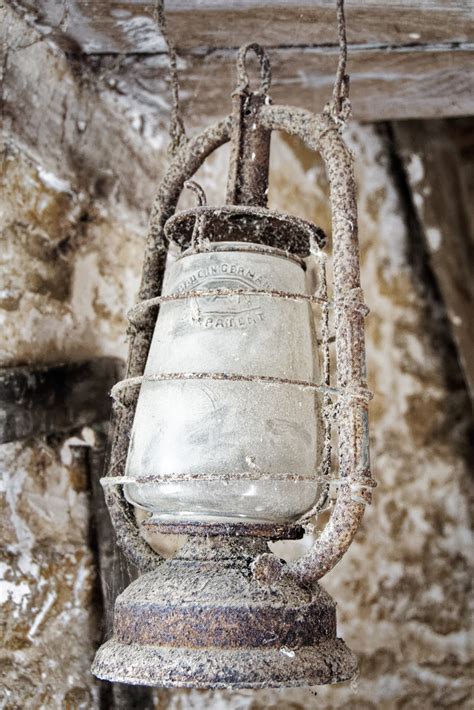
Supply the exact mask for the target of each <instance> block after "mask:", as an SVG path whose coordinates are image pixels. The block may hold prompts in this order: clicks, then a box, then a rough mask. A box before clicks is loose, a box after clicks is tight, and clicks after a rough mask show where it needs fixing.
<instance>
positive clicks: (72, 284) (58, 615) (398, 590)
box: [0, 45, 472, 710]
mask: <svg viewBox="0 0 474 710" xmlns="http://www.w3.org/2000/svg"><path fill="white" fill-rule="evenodd" d="M38 51H39V50H38ZM40 51H41V52H42V54H41V57H42V59H41V61H48V62H51V64H50V65H48V66H49V68H50V71H53V72H54V71H56V72H57V80H58V81H60V77H61V76H62V77H63V80H64V75H65V74H67V72H69V71H70V70H69V68H68V67H67V65H66V64H64V62H63V60H62V59H61V58H59V57H58V56H57V54H55V53H52V50H51V49H49V48H47V47H45V46H44V45H43V46H41V48H40ZM49 53H52V54H51V56H50V55H49ZM10 61H14V59H11V60H10ZM67 76H69V77H70V74H67ZM50 79H51V77H50ZM71 81H73V79H71ZM93 121H94V117H93V116H92V117H91V118H90V120H89V123H90V122H92V123H93ZM136 129H137V122H134V123H133V125H130V140H133V141H135V142H136V143H137V144H139V143H140V141H142V150H143V153H146V152H147V151H148V150H153V151H154V153H153V155H154V156H155V159H156V178H157V179H158V177H159V175H160V174H161V172H162V168H163V163H164V160H165V158H164V151H163V150H162V149H159V150H157V146H160V145H163V144H164V133H163V134H156V133H155V134H153V135H152V136H150V137H149V138H148V137H147V135H146V131H143V130H142V131H141V134H139V133H137V131H136ZM87 130H89V127H86V128H85V129H84V131H85V132H86V133H87ZM346 138H347V140H348V142H349V144H350V146H351V148H352V149H353V151H354V153H355V156H356V165H357V182H358V187H359V209H360V238H361V251H362V284H363V287H364V291H365V296H366V301H367V303H368V305H369V306H370V308H371V315H370V316H369V319H368V321H367V350H368V366H369V374H370V386H371V388H372V390H373V391H374V393H375V397H374V400H373V402H372V404H371V438H372V457H373V465H374V470H375V474H376V477H377V479H378V482H379V486H378V488H377V489H376V492H375V499H374V504H373V505H372V506H371V507H370V508H369V509H368V511H367V514H366V517H365V520H364V524H363V527H362V529H361V531H360V532H359V534H358V536H357V539H356V541H355V543H354V544H353V545H352V547H351V549H350V551H349V552H348V554H347V555H346V557H345V558H344V560H343V561H342V562H341V563H340V564H339V565H338V566H337V567H336V568H335V569H334V570H333V571H332V572H331V573H330V574H328V575H327V577H326V578H325V580H324V582H323V584H324V585H325V586H326V588H327V589H328V591H329V592H330V593H331V594H332V595H333V596H334V597H335V599H336V600H337V601H338V614H339V631H340V634H341V635H343V636H344V638H345V640H346V641H347V642H348V644H349V645H350V646H351V647H352V648H353V650H354V651H355V652H356V653H357V654H358V656H359V659H360V667H361V675H360V678H359V679H358V681H357V682H355V683H352V684H348V685H343V686H340V687H331V688H322V689H320V690H319V691H318V694H317V696H316V697H315V696H314V694H313V693H310V692H309V691H305V690H287V691H273V690H268V691H259V692H257V693H254V692H250V691H242V692H216V693H205V692H192V691H182V692H181V691H173V692H168V691H159V692H158V693H157V707H159V708H163V709H165V710H168V709H169V710H178V709H179V710H181V709H185V708H186V709H187V708H189V709H191V708H192V709H195V710H204V709H205V710H221V709H224V708H229V709H234V710H246V709H249V710H250V709H252V710H257V709H259V708H262V709H263V708H271V709H272V710H276V709H277V708H278V709H281V710H283V709H285V710H286V709H287V708H293V709H294V710H296V709H297V708H305V709H306V710H310V709H311V708H315V709H316V708H318V709H320V710H332V709H336V708H347V707H349V708H351V710H358V709H360V710H372V709H375V708H377V709H378V708H383V709H384V710H399V709H400V710H401V709H403V710H410V709H411V708H413V709H415V708H416V709H419V708H423V709H425V708H426V709H428V708H456V709H462V708H466V710H467V708H470V707H472V706H471V705H470V697H469V668H470V665H469V653H470V645H469V633H470V620H469V613H468V607H469V587H470V578H471V574H472V560H470V559H469V554H470V550H471V549H472V545H471V534H470V525H469V515H468V499H469V486H470V468H471V462H472V460H471V459H470V458H469V457H470V455H471V453H472V452H471V450H470V448H469V441H468V436H469V431H470V427H471V425H472V420H471V416H472V415H471V412H470V409H469V405H468V401H467V398H466V395H465V391H464V388H463V383H462V380H461V379H460V377H459V373H458V372H457V370H456V363H455V361H454V362H453V360H452V359H450V358H449V357H448V356H447V355H446V352H445V350H444V344H443V342H442V341H443V339H441V341H440V340H439V339H438V340H436V339H435V336H434V335H433V332H432V330H433V328H432V324H431V320H430V318H431V316H430V313H431V312H432V311H431V310H430V308H431V306H432V301H431V300H430V299H431V296H430V292H429V288H427V286H426V284H424V283H423V282H421V281H420V279H419V275H418V273H417V272H416V270H415V268H414V266H413V264H414V253H416V252H417V249H418V246H417V245H416V243H415V244H414V243H413V235H411V234H410V233H408V230H407V227H406V224H405V220H404V209H403V205H402V204H401V201H400V195H399V192H398V190H397V187H396V181H395V180H394V178H393V176H392V174H391V172H390V156H389V149H388V145H387V142H386V138H385V136H384V135H383V134H382V133H381V132H380V131H378V130H376V129H375V128H374V127H373V126H370V125H366V126H361V125H357V124H353V125H352V126H351V127H350V128H349V129H348V130H347V132H346ZM147 140H150V141H151V142H150V144H149V146H148V144H147ZM117 150H119V147H117ZM55 155H57V146H56V148H55ZM3 156H4V160H3V162H2V167H1V185H2V192H1V197H0V210H1V212H0V214H1V230H2V231H1V239H2V248H1V249H0V255H1V256H0V258H1V259H2V281H3V282H2V286H1V290H0V327H1V332H2V336H3V337H2V345H1V364H2V365H6V366H9V365H12V364H18V363H21V364H24V363H36V362H45V361H57V360H62V361H64V360H75V359H79V358H82V357H89V356H95V355H99V354H107V355H119V356H125V354H126V343H125V319H124V313H125V311H126V310H127V309H128V308H129V307H130V306H131V305H132V303H133V301H134V297H135V293H136V290H137V286H138V281H139V274H140V268H141V259H142V253H143V247H144V234H145V224H146V212H145V209H144V206H145V204H147V202H146V201H145V200H144V199H143V198H141V201H140V197H137V201H136V203H135V204H132V206H131V205H130V200H129V199H125V197H124V195H123V191H122V192H121V191H120V190H111V191H108V192H107V194H105V195H98V194H97V192H94V191H92V190H90V191H88V189H87V187H84V184H83V183H81V182H80V181H79V180H77V183H76V182H75V179H74V174H73V173H71V168H70V165H69V166H68V168H67V170H64V173H63V172H62V171H61V165H60V163H58V161H57V160H56V158H54V159H53V158H52V157H51V156H50V155H48V154H47V153H46V152H43V153H41V151H38V147H37V145H34V144H31V143H28V141H25V140H24V137H23V136H19V135H17V134H16V133H15V131H14V130H13V129H12V130H11V131H10V132H8V133H7V134H6V135H5V136H4V143H3ZM53 157H54V156H53ZM417 168H418V169H419V170H421V171H422V170H423V165H422V164H421V165H417ZM201 173H202V174H201V175H200V180H201V183H202V185H203V187H204V188H205V189H206V191H207V193H208V198H209V201H210V202H211V203H213V202H214V203H218V202H219V201H220V200H222V199H223V185H224V184H225V174H226V151H221V153H219V154H217V155H216V156H215V157H214V158H212V159H211V160H210V161H209V165H207V166H206V167H205V168H204V169H203V170H202V171H201ZM147 181H148V178H147ZM142 188H143V184H142V183H140V182H138V183H137V184H136V185H129V186H128V191H129V192H133V190H136V192H137V195H140V194H143V189H142ZM146 192H147V194H149V193H150V186H149V183H147V188H146ZM270 201H271V206H273V207H275V208H278V209H282V210H288V211H289V212H291V213H293V214H298V215H300V216H303V217H306V218H309V219H312V220H314V221H315V222H317V223H319V224H321V226H323V227H324V228H325V229H327V230H329V229H330V223H329V206H328V202H327V194H326V183H325V178H324V174H323V172H322V168H321V164H320V162H319V161H318V160H317V159H316V158H315V157H314V156H313V155H311V154H309V153H308V152H306V151H305V150H304V149H302V147H301V146H299V145H298V144H295V143H294V142H292V141H286V140H284V139H282V138H281V137H276V138H275V139H274V142H273V147H272V187H271V191H270ZM132 203H133V201H132ZM137 204H138V206H139V207H138V208H137ZM140 206H141V209H140ZM428 286H429V285H428ZM436 307H439V304H438V306H436ZM92 436H93V434H92V432H91V431H90V430H84V431H82V432H79V433H76V435H75V437H74V438H73V439H72V440H71V438H70V437H69V438H68V437H53V438H48V439H47V440H46V439H35V440H30V441H24V442H18V443H12V444H7V445H4V446H3V447H1V449H0V456H1V468H2V476H3V478H2V483H1V489H0V506H1V511H2V522H1V523H0V525H1V529H2V539H3V541H4V545H3V549H2V551H1V552H0V575H1V577H0V584H1V586H0V603H1V606H0V609H1V613H2V616H1V617H0V618H1V623H2V625H3V629H2V648H1V650H0V665H1V667H2V671H3V676H4V678H3V681H2V682H3V684H4V699H3V700H1V701H0V707H4V708H9V709H10V708H11V709H13V708H48V709H51V710H53V709H55V708H58V709H59V708H87V709H89V708H91V709H92V708H94V709H95V708H99V690H98V686H97V684H96V683H95V682H94V680H93V679H92V677H91V676H90V675H89V671H88V668H89V663H90V661H91V658H92V655H93V652H94V648H95V647H96V645H97V643H98V642H99V637H100V633H101V629H102V624H101V620H100V618H99V613H98V601H97V596H96V595H97V593H98V589H97V584H96V582H97V580H96V578H95V566H94V559H93V554H92V551H91V547H90V539H89V526H90V496H89V483H88V481H87V477H86V474H85V467H84V460H83V451H84V447H86V446H89V445H91V443H92ZM307 542H308V541H306V542H305V544H307ZM287 552H288V550H287ZM289 554H296V549H295V547H294V548H293V550H291V549H290V550H289ZM2 703H3V705H2Z"/></svg>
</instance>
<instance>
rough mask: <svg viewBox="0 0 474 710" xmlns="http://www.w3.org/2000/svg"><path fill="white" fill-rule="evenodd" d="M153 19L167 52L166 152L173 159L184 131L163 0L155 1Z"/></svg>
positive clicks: (176, 69) (172, 49)
mask: <svg viewBox="0 0 474 710" xmlns="http://www.w3.org/2000/svg"><path fill="white" fill-rule="evenodd" d="M153 17H154V19H155V20H156V22H157V24H158V26H159V28H160V30H161V34H162V36H163V39H164V40H165V44H166V48H167V50H168V60H169V83H170V88H171V98H172V105H171V115H170V125H169V134H170V145H169V148H168V151H169V154H170V156H171V157H173V156H174V155H175V154H176V152H177V151H178V150H179V149H180V148H181V146H182V145H184V143H185V142H186V130H185V128H184V121H183V115H182V112H181V104H180V101H179V81H178V68H177V63H176V49H175V46H174V42H173V40H172V39H170V36H169V34H168V26H167V24H166V15H165V2H164V0H156V4H155V6H154V9H153Z"/></svg>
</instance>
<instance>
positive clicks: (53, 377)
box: [0, 357, 122, 444]
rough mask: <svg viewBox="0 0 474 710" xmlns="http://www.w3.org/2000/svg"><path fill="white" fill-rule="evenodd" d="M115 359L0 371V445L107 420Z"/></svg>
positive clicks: (117, 372)
mask: <svg viewBox="0 0 474 710" xmlns="http://www.w3.org/2000/svg"><path fill="white" fill-rule="evenodd" d="M121 367H122V362H121V360H118V359H116V358H106V357H104V358H97V359H95V360H87V361H85V362H77V363H66V364H60V365H45V366H39V367H38V366H35V367H9V368H2V369H0V443H2V444H4V443H6V442H8V441H17V440H19V439H25V438H27V437H29V436H37V435H39V434H50V433H55V432H62V431H69V430H71V429H76V428H77V427H81V426H85V425H90V424H93V423H94V422H101V421H104V420H105V419H108V418H109V416H110V411H111V400H110V396H109V393H110V390H111V388H112V386H113V385H114V383H115V382H116V381H117V380H118V379H120V371H121Z"/></svg>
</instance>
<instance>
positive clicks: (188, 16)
mask: <svg viewBox="0 0 474 710" xmlns="http://www.w3.org/2000/svg"><path fill="white" fill-rule="evenodd" d="M18 4H19V3H16V6H18ZM21 5H23V7H24V8H27V9H28V14H27V15H26V16H25V17H26V20H27V21H28V22H29V23H30V24H33V25H35V27H37V29H38V31H40V32H42V33H43V34H47V36H48V38H49V39H53V40H54V41H55V42H56V43H57V44H58V45H59V46H61V47H62V48H63V49H66V50H67V51H68V53H69V56H78V55H79V54H81V53H85V55H86V56H89V57H90V59H91V61H92V62H93V63H94V65H95V66H96V65H98V66H99V67H102V66H104V65H105V66H106V67H108V71H107V72H106V82H103V84H102V86H103V88H104V89H106V90H107V91H110V90H111V89H112V92H113V91H116V92H117V93H118V94H119V95H120V96H123V94H124V93H125V95H128V96H129V98H130V100H131V103H132V104H133V105H134V106H135V107H136V108H137V111H142V112H143V115H144V116H147V115H148V116H149V117H150V121H151V122H152V123H153V122H154V123H156V121H157V115H158V116H159V120H161V125H163V123H164V121H166V117H167V104H168V102H169V94H168V88H167V83H166V79H167V62H166V58H165V56H164V51H165V45H164V42H163V38H162V37H161V34H160V32H159V29H158V27H157V24H156V21H155V20H154V18H153V3H151V2H141V1H140V0H137V1H135V0H133V1H132V0H124V1H122V2H112V0H95V1H90V2H86V1H85V0H83V1H82V2H76V3H74V4H71V5H69V4H66V5H64V4H62V3H58V2H57V0H41V1H40V2H34V3H33V2H32V0H21ZM346 10H347V26H348V38H349V43H350V46H349V72H350V74H351V86H352V96H353V99H354V106H355V117H356V118H357V119H359V120H361V121H377V120H387V119H401V118H432V117H441V116H446V117H448V116H461V115H469V114H472V113H474V73H473V72H472V65H473V59H474V44H473V41H474V13H473V12H472V5H471V2H470V1H469V0H452V1H451V2H449V3H446V2H441V1H439V2H436V1H435V0H418V1H417V2H409V1H408V0H399V1H398V2H395V3H387V2H378V1H376V0H364V1H362V2H358V1H357V0H349V1H348V2H347V8H346ZM167 18H168V25H169V32H170V35H171V36H172V38H173V40H174V41H175V43H176V45H177V48H178V52H179V53H180V81H181V83H182V95H183V97H184V99H185V101H184V104H185V109H186V112H187V119H188V123H190V124H191V125H199V124H200V123H202V122H203V120H206V119H210V118H215V117H216V116H218V115H221V114H222V113H224V112H225V111H227V110H228V106H229V92H230V91H231V89H232V87H233V86H234V66H233V65H234V61H235V49H236V48H237V47H238V46H240V45H241V44H243V43H245V42H248V41H250V40H252V41H258V42H260V43H261V44H263V45H264V46H266V47H267V48H268V50H269V52H270V54H271V58H272V63H273V67H274V72H273V73H274V84H273V90H272V94H273V96H274V99H275V100H276V101H278V102H284V103H294V104H297V105H301V106H303V107H305V108H308V109H312V110H320V109H321V107H322V106H323V105H324V104H325V102H326V101H327V99H328V97H329V96H330V92H331V87H332V83H333V81H334V72H335V67H336V64H337V51H338V50H337V47H336V23H335V3H334V0H314V2H309V1H308V0H306V1H305V2H297V1H296V0H291V1H290V2H286V0H267V1H266V2H265V1H264V2H257V0H245V1H244V2H237V0H232V1H231V2H229V3H226V2H224V1H223V0H215V1H212V0H205V1H203V2H190V0H176V1H175V2H170V3H168V9H167ZM100 58H102V62H101V61H100ZM33 74H34V71H33ZM20 86H21V84H20ZM26 115H28V112H26ZM114 124H115V122H112V124H111V125H112V126H113V128H115V125H114ZM39 132H40V134H41V133H42V131H41V127H40V131H39ZM104 150H105V151H106V147H105V146H104ZM129 170H130V168H129Z"/></svg>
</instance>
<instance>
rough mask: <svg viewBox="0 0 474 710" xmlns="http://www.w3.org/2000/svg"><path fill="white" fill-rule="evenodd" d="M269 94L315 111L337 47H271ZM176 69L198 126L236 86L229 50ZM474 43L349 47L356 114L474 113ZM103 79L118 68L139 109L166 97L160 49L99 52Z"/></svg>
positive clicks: (372, 117) (327, 86)
mask: <svg viewBox="0 0 474 710" xmlns="http://www.w3.org/2000/svg"><path fill="white" fill-rule="evenodd" d="M269 55H270V59H271V62H272V68H273V82H272V87H271V95H272V98H273V100H274V102H276V103H285V104H293V105H296V106H302V107H303V108H307V109H309V110H312V111H321V110H322V108H323V106H324V105H325V103H326V102H327V101H328V100H329V99H330V98H331V91H332V85H333V81H334V72H335V68H336V64H337V53H336V51H335V50H331V52H324V51H322V50H316V49H306V50H298V49H272V50H269ZM183 61H184V66H182V68H181V71H180V83H181V87H182V91H181V94H182V98H183V101H182V103H183V110H184V113H185V118H186V121H187V123H188V124H191V125H194V126H199V125H200V126H202V125H203V123H204V122H205V121H209V120H211V119H215V118H216V117H217V116H222V115H224V114H226V113H228V112H229V111H230V95H231V91H232V89H233V88H234V86H235V83H236V78H235V52H233V51H228V50H225V51H224V50H222V51H221V50H220V51H215V52H212V53H210V54H207V55H196V54H187V55H186V56H184V57H183ZM473 63H474V49H473V50H470V49H457V50H455V51H454V50H453V51H452V52H429V51H424V50H423V51H418V52H416V53H415V52H413V51H411V50H409V51H405V50H399V51H396V52H390V53H388V52H378V51H372V50H370V51H369V50H357V51H353V52H352V53H351V54H350V57H349V70H350V73H351V98H352V102H353V107H354V117H355V119H356V120H360V121H381V120H389V119H401V118H420V117H437V118H439V117H440V116H459V115H469V114H473V113H474V72H471V71H468V70H467V66H468V65H469V64H471V65H472V64H473ZM99 66H100V70H101V74H102V76H103V79H104V81H106V82H109V83H110V82H112V83H113V81H114V79H115V80H116V78H117V76H120V85H119V91H120V92H121V95H122V96H123V94H128V96H129V99H130V100H131V101H132V102H133V101H134V102H136V103H137V104H138V103H139V104H140V105H141V106H142V108H143V111H144V112H145V114H149V115H153V114H155V115H156V112H157V111H159V107H158V103H157V97H161V99H162V100H163V97H164V98H165V100H166V99H167V98H168V92H167V87H166V76H167V67H166V63H163V59H162V57H161V55H158V56H148V57H147V56H138V57H136V56H135V57H123V58H118V57H116V56H108V57H105V56H103V57H102V59H101V61H100V63H99Z"/></svg>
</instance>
